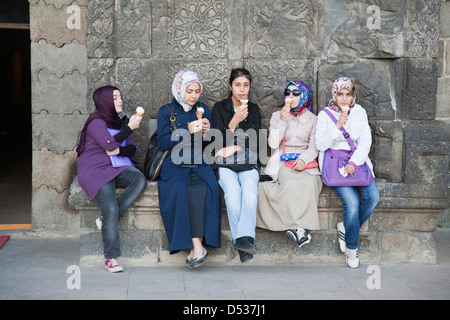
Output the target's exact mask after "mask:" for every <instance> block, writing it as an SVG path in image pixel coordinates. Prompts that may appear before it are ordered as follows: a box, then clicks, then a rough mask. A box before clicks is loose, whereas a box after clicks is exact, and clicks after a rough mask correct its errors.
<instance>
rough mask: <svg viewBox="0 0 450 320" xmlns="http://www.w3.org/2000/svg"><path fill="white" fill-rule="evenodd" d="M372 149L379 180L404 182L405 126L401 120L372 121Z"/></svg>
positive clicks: (371, 154)
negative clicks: (403, 126)
mask: <svg viewBox="0 0 450 320" xmlns="http://www.w3.org/2000/svg"><path fill="white" fill-rule="evenodd" d="M370 124H371V128H372V150H371V152H370V154H369V156H370V159H373V161H372V162H373V164H374V171H375V176H376V177H377V179H378V180H380V179H383V180H384V181H389V182H402V178H403V170H402V168H403V163H402V160H403V128H402V124H401V122H400V121H372V122H370Z"/></svg>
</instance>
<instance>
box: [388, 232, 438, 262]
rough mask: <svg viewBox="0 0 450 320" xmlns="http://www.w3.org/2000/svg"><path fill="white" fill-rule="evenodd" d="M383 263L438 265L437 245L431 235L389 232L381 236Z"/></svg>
mask: <svg viewBox="0 0 450 320" xmlns="http://www.w3.org/2000/svg"><path fill="white" fill-rule="evenodd" d="M380 256H381V262H393V263H436V244H435V242H434V241H433V238H432V235H431V234H430V233H423V232H389V233H388V232H387V233H385V234H383V235H382V236H381V255H380Z"/></svg>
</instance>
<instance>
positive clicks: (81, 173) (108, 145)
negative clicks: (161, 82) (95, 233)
mask: <svg viewBox="0 0 450 320" xmlns="http://www.w3.org/2000/svg"><path fill="white" fill-rule="evenodd" d="M93 99H94V103H95V107H96V111H95V112H93V113H92V114H91V115H90V116H89V117H88V119H87V120H86V123H85V125H84V127H83V129H82V131H81V136H80V142H79V144H78V147H77V154H78V162H77V171H78V182H79V184H80V185H81V187H82V188H83V189H84V190H85V191H86V193H87V194H88V195H89V197H90V198H91V199H93V200H94V202H95V203H96V204H97V205H98V206H99V208H100V211H101V218H99V219H97V227H98V228H99V229H101V230H102V239H103V251H104V256H105V268H106V269H107V270H108V271H110V272H119V271H122V270H123V268H122V267H121V266H120V265H119V263H118V262H117V257H118V256H120V240H119V219H120V218H121V217H122V216H123V214H124V213H125V212H126V211H127V210H128V209H129V208H130V207H131V205H132V204H133V203H134V202H135V201H136V200H137V199H138V198H139V196H140V195H141V194H142V192H143V191H144V189H145V187H146V185H147V181H146V180H145V176H144V174H143V173H142V172H140V171H139V170H138V169H136V168H135V167H134V166H133V164H132V163H131V161H129V163H128V164H124V165H121V166H119V167H117V166H113V164H112V161H111V157H115V156H120V157H131V156H133V155H134V154H135V152H136V150H137V145H136V143H135V142H134V141H133V138H132V137H131V134H132V132H133V130H134V129H137V128H139V125H140V123H141V120H142V117H139V116H133V117H131V119H130V120H129V122H128V121H126V120H128V119H126V117H123V118H122V119H121V118H119V116H118V114H119V113H121V112H122V96H121V93H120V91H119V89H117V88H116V87H113V86H105V87H101V88H98V89H97V90H95V92H94V94H93ZM124 121H126V122H124ZM127 122H128V124H127V125H124V124H126V123H127ZM111 129H116V130H115V132H112V131H113V130H111ZM114 134H115V135H114ZM124 142H125V143H124ZM122 159H123V158H122ZM125 160H127V159H126V158H125ZM116 187H117V188H124V190H123V191H122V193H121V194H120V196H119V197H118V198H117V197H116Z"/></svg>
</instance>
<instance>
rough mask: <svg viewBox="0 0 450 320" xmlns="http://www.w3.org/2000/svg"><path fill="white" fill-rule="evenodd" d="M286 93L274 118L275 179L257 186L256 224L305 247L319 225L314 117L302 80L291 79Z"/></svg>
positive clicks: (270, 168)
mask: <svg viewBox="0 0 450 320" xmlns="http://www.w3.org/2000/svg"><path fill="white" fill-rule="evenodd" d="M284 97H285V105H284V106H283V108H282V109H281V110H280V111H276V112H274V113H273V114H272V118H271V119H270V128H269V131H270V133H269V138H268V143H269V146H270V147H271V148H272V150H274V152H273V153H272V156H271V157H270V159H269V162H268V163H267V166H266V169H265V173H266V174H267V175H269V176H270V177H272V179H273V181H271V182H262V183H260V184H259V192H258V214H257V224H256V225H257V226H258V227H260V228H264V229H269V230H272V231H283V230H287V231H286V235H287V237H288V238H289V239H291V240H293V241H294V242H295V244H296V245H297V246H298V247H301V246H303V245H304V244H307V243H309V242H310V240H311V235H310V234H309V230H317V229H319V228H320V225H319V214H318V210H317V206H318V202H319V193H320V191H321V190H322V180H321V178H320V171H319V169H318V165H317V162H316V161H315V159H316V158H317V155H318V154H319V152H318V151H317V149H316V145H315V134H316V115H314V114H313V113H312V112H311V111H310V110H311V90H310V89H309V87H308V86H307V85H306V84H305V83H304V82H302V81H292V82H288V83H287V84H286V86H285V88H284ZM285 159H286V160H285ZM287 159H289V160H287Z"/></svg>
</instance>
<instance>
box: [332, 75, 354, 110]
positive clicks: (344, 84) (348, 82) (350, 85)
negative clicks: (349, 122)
mask: <svg viewBox="0 0 450 320" xmlns="http://www.w3.org/2000/svg"><path fill="white" fill-rule="evenodd" d="M342 89H347V90H349V91H350V92H353V100H352V102H351V103H350V106H349V107H350V108H352V107H353V106H354V105H355V100H356V89H355V84H354V82H353V80H352V79H350V78H347V77H340V78H337V79H336V80H335V81H334V83H333V88H332V89H331V95H332V97H333V98H332V99H331V100H330V102H328V106H330V107H332V108H333V109H338V107H337V103H336V97H337V94H338V93H339V91H341V90H342Z"/></svg>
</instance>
